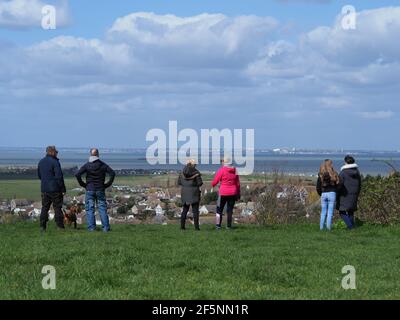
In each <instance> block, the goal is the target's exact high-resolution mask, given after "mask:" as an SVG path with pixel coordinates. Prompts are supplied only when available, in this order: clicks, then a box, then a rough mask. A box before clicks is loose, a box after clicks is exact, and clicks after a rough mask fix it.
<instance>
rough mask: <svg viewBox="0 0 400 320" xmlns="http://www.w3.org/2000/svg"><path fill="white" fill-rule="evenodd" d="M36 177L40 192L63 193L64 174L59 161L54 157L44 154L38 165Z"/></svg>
mask: <svg viewBox="0 0 400 320" xmlns="http://www.w3.org/2000/svg"><path fill="white" fill-rule="evenodd" d="M38 177H39V179H40V181H41V191H42V193H65V192H66V189H65V183H64V176H63V173H62V170H61V165H60V161H59V160H58V158H56V157H52V156H46V157H44V158H43V159H42V160H40V162H39V165H38Z"/></svg>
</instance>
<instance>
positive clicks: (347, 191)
mask: <svg viewBox="0 0 400 320" xmlns="http://www.w3.org/2000/svg"><path fill="white" fill-rule="evenodd" d="M344 161H345V163H346V164H345V165H344V166H343V167H342V170H341V172H340V175H339V177H340V190H339V201H338V209H339V212H340V216H341V217H342V219H343V221H344V222H345V223H346V225H347V228H348V229H354V228H355V220H354V212H356V211H357V204H358V197H359V195H360V191H361V174H360V171H359V170H358V165H357V164H356V163H355V159H354V158H353V157H352V156H346V158H345V159H344Z"/></svg>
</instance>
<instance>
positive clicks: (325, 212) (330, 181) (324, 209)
mask: <svg viewBox="0 0 400 320" xmlns="http://www.w3.org/2000/svg"><path fill="white" fill-rule="evenodd" d="M339 186H340V178H339V175H338V174H337V173H336V171H335V170H334V168H333V162H332V160H329V159H327V160H325V161H324V162H323V163H322V164H321V167H320V170H319V174H318V180H317V192H318V194H319V195H320V196H321V221H320V229H321V231H322V230H324V228H325V221H326V227H327V229H328V230H331V229H332V218H333V213H334V210H335V203H336V193H337V190H338V188H339Z"/></svg>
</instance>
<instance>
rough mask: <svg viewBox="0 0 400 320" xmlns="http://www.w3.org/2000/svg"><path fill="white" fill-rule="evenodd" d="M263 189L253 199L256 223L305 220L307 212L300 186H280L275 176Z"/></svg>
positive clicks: (302, 190)
mask: <svg viewBox="0 0 400 320" xmlns="http://www.w3.org/2000/svg"><path fill="white" fill-rule="evenodd" d="M263 189H264V190H263V191H262V192H261V193H260V194H259V196H258V197H256V200H255V217H256V221H257V223H258V224H261V225H266V224H281V223H297V222H304V221H306V220H307V217H308V216H309V212H308V211H307V204H306V199H305V197H304V189H303V188H302V187H301V186H296V185H284V186H282V185H281V184H280V183H279V179H278V177H276V178H275V180H274V181H273V182H272V183H267V184H266V185H265V187H264V188H263Z"/></svg>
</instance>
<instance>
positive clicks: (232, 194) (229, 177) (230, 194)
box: [211, 157, 240, 230]
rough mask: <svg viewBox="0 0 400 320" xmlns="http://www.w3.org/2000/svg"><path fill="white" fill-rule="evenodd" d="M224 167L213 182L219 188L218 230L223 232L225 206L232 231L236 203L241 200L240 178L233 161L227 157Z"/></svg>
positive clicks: (228, 227)
mask: <svg viewBox="0 0 400 320" xmlns="http://www.w3.org/2000/svg"><path fill="white" fill-rule="evenodd" d="M222 164H223V166H222V167H221V168H220V169H219V170H218V172H217V173H216V175H215V177H214V180H213V181H212V183H211V184H212V187H213V188H215V187H216V186H217V185H220V186H219V197H220V199H219V201H218V202H219V203H218V204H217V215H216V228H217V230H221V224H222V217H223V212H224V208H225V206H227V213H228V219H227V220H228V225H227V229H229V230H231V229H232V223H233V220H232V217H233V209H234V207H235V202H236V201H238V200H239V199H240V178H239V175H238V172H237V170H236V168H235V167H234V166H233V164H232V160H231V159H230V158H228V157H225V158H224V160H223V162H222Z"/></svg>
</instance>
